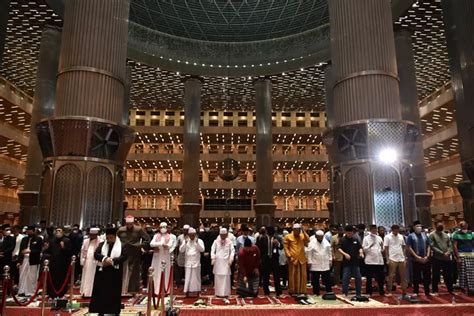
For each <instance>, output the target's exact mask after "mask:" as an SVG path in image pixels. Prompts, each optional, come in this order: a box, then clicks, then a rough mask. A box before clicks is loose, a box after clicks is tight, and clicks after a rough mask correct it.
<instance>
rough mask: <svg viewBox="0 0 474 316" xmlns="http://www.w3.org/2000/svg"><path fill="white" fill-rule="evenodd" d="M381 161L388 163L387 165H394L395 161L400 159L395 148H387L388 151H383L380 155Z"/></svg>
mask: <svg viewBox="0 0 474 316" xmlns="http://www.w3.org/2000/svg"><path fill="white" fill-rule="evenodd" d="M378 158H379V161H380V162H383V163H386V164H392V163H394V162H395V161H397V159H398V153H397V151H396V150H395V149H393V148H386V149H383V150H382V151H381V152H380V153H379V157H378Z"/></svg>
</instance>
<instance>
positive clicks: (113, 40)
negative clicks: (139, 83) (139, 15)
mask: <svg viewBox="0 0 474 316" xmlns="http://www.w3.org/2000/svg"><path fill="white" fill-rule="evenodd" d="M128 14H129V1H128V0H68V1H67V2H66V7H65V16H64V28H63V38H62V41H63V43H62V46H61V60H60V67H59V68H60V71H59V72H60V73H61V75H60V76H59V77H58V85H57V105H56V107H57V111H56V114H57V115H59V116H66V115H79V116H92V117H99V118H103V119H108V120H111V121H114V122H120V121H121V119H122V110H123V106H122V103H123V96H124V85H123V82H124V80H125V63H126V57H127V37H128ZM77 67H79V68H77ZM80 67H87V68H88V69H97V70H98V71H94V72H91V71H83V70H81V69H80ZM66 70H68V71H67V72H64V71H66ZM104 74H110V75H107V76H106V75H104Z"/></svg>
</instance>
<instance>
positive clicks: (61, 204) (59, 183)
mask: <svg viewBox="0 0 474 316" xmlns="http://www.w3.org/2000/svg"><path fill="white" fill-rule="evenodd" d="M81 181H82V180H81V170H80V169H79V168H78V167H77V166H75V165H73V164H66V165H64V166H62V167H60V168H59V169H58V170H57V171H56V176H55V180H54V189H53V205H52V208H51V218H50V220H51V222H52V223H53V225H55V226H59V225H65V224H69V225H71V224H76V223H79V220H80V217H81V194H80V193H81V189H80V185H81V183H82V182H81ZM78 186H79V187H78Z"/></svg>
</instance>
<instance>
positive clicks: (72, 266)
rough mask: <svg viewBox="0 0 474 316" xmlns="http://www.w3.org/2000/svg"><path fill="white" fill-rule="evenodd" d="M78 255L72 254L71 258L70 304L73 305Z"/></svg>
mask: <svg viewBox="0 0 474 316" xmlns="http://www.w3.org/2000/svg"><path fill="white" fill-rule="evenodd" d="M76 259H77V257H76V256H72V258H71V275H70V278H71V285H70V289H69V301H70V306H71V307H72V301H73V300H74V275H75V269H76Z"/></svg>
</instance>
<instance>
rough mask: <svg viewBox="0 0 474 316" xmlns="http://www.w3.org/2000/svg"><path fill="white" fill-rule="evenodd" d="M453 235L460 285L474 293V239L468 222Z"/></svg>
mask: <svg viewBox="0 0 474 316" xmlns="http://www.w3.org/2000/svg"><path fill="white" fill-rule="evenodd" d="M459 226H460V227H461V229H460V230H459V231H457V232H455V233H454V234H453V241H454V256H455V258H456V262H457V264H458V269H459V285H460V286H461V288H463V290H464V291H466V292H467V293H472V292H474V238H473V235H472V231H470V230H468V228H469V225H468V224H467V222H465V221H462V222H461V223H459Z"/></svg>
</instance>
